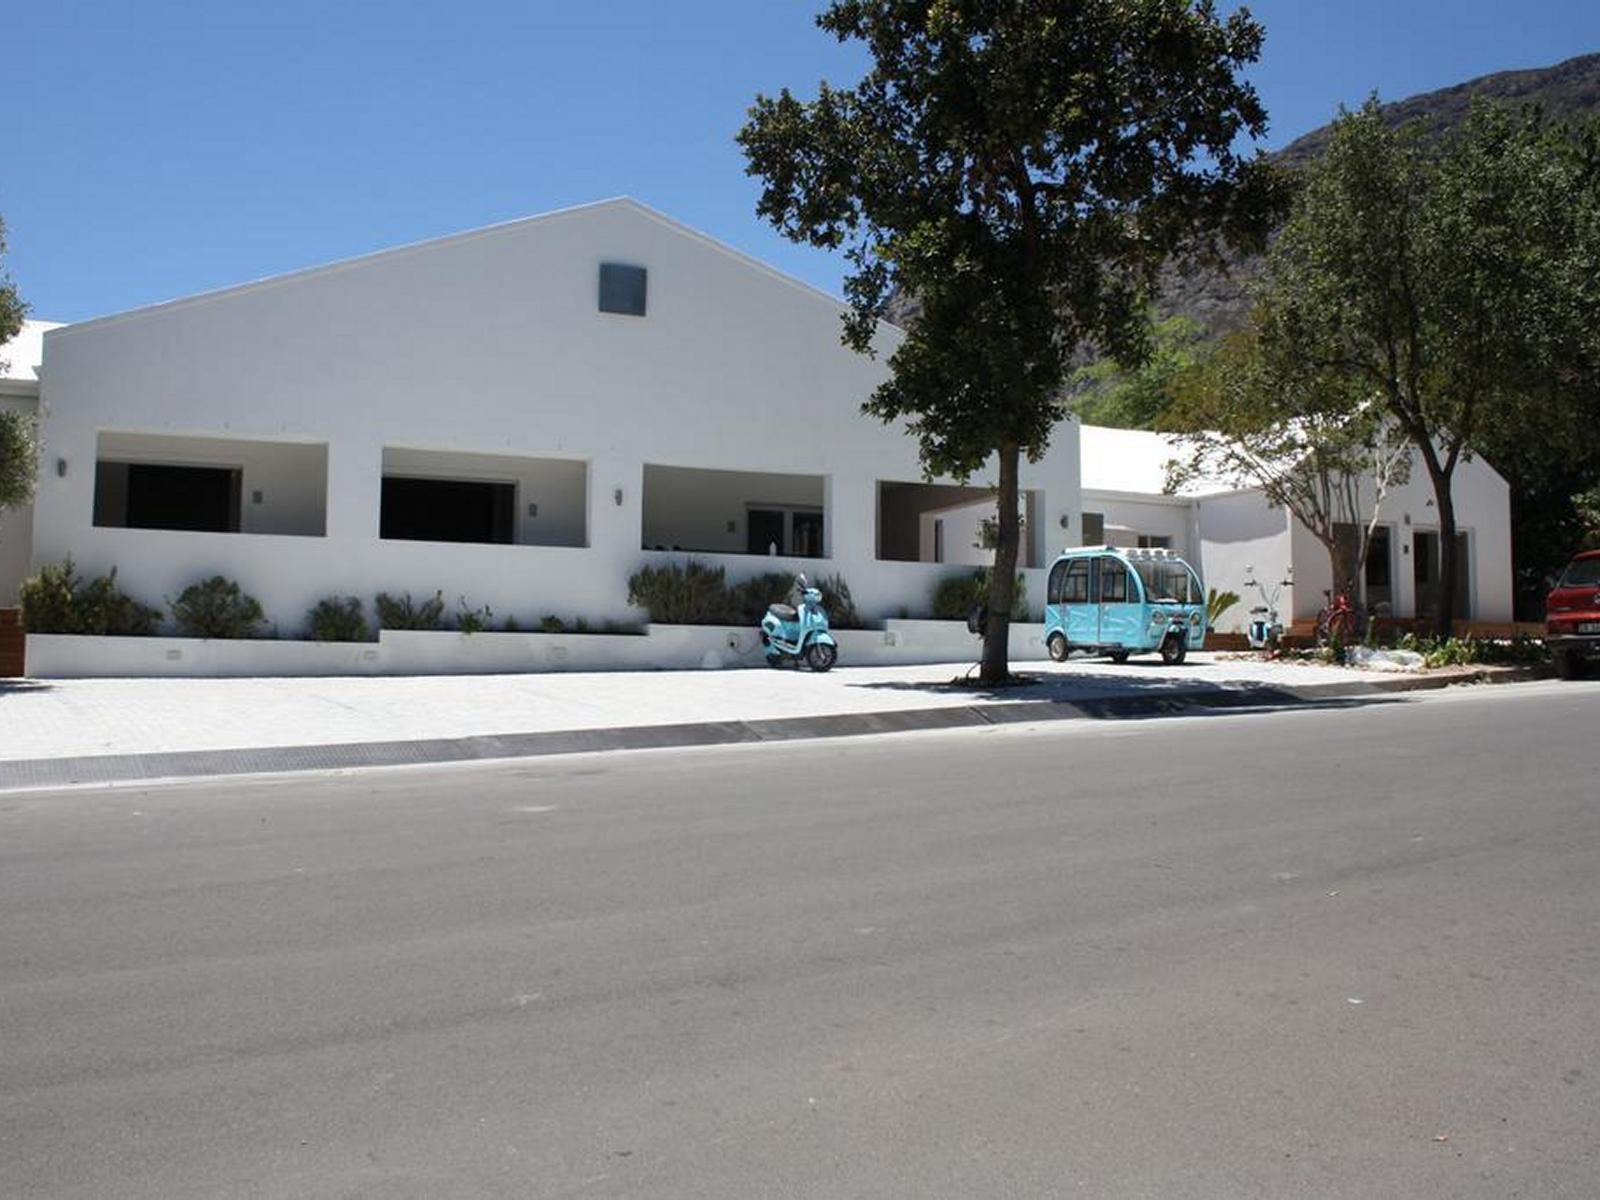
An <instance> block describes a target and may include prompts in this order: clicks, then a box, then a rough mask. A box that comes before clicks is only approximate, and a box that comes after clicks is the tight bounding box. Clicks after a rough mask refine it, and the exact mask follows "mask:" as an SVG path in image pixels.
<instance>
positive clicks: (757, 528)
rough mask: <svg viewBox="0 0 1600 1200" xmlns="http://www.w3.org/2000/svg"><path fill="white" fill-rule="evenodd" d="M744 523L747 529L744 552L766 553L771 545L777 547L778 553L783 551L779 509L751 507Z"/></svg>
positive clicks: (781, 516)
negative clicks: (747, 534)
mask: <svg viewBox="0 0 1600 1200" xmlns="http://www.w3.org/2000/svg"><path fill="white" fill-rule="evenodd" d="M745 525H746V526H747V527H748V529H749V536H748V538H747V542H746V546H745V553H747V554H768V553H770V552H771V550H772V548H773V547H777V551H778V553H779V554H782V553H784V552H785V547H784V544H783V512H782V511H781V510H779V509H771V508H752V509H750V510H749V513H748V514H747V515H746V517H745Z"/></svg>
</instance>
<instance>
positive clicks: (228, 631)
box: [172, 575, 266, 638]
mask: <svg viewBox="0 0 1600 1200" xmlns="http://www.w3.org/2000/svg"><path fill="white" fill-rule="evenodd" d="M172 619H173V621H174V622H175V623H176V624H177V626H178V634H179V636H181V637H200V638H248V637H254V636H255V634H256V631H257V630H258V629H259V628H260V626H261V623H262V622H263V621H264V620H266V614H265V613H263V612H262V611H261V602H260V601H259V600H257V599H256V598H255V597H254V596H251V595H249V594H248V593H246V592H244V591H242V590H241V589H240V587H239V585H238V584H237V583H235V582H234V581H233V580H231V579H225V578H223V577H222V576H221V575H213V576H212V577H211V578H210V579H202V580H201V581H200V582H199V583H191V584H190V585H189V586H188V587H186V588H184V589H183V591H182V592H181V593H180V594H179V596H178V598H177V599H176V600H174V601H173V602H172Z"/></svg>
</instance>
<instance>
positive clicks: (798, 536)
mask: <svg viewBox="0 0 1600 1200" xmlns="http://www.w3.org/2000/svg"><path fill="white" fill-rule="evenodd" d="M789 553H791V554H793V555H794V556H795V557H796V558H821V557H822V514H821V513H819V512H797V513H795V514H794V545H793V546H792V547H790V550H789Z"/></svg>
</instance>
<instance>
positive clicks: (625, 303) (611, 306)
mask: <svg viewBox="0 0 1600 1200" xmlns="http://www.w3.org/2000/svg"><path fill="white" fill-rule="evenodd" d="M647 281H648V272H647V271H646V270H645V268H643V267H631V266H627V265H625V264H623V263H601V264H600V311H601V312H603V313H620V314H621V315H622V316H625V317H642V316H644V306H645V288H646V284H647Z"/></svg>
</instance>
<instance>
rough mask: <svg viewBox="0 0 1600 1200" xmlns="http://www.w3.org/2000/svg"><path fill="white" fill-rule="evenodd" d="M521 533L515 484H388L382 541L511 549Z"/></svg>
mask: <svg viewBox="0 0 1600 1200" xmlns="http://www.w3.org/2000/svg"><path fill="white" fill-rule="evenodd" d="M515 533H516V485H515V484H511V483H485V482H481V481H479V480H469V479H402V478H398V477H386V478H385V479H384V481H383V510H382V515H381V517H380V518H379V530H378V536H380V537H383V538H392V539H397V540H400V541H413V542H487V543H491V544H502V545H509V544H510V543H511V541H512V540H513V538H514V537H515Z"/></svg>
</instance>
